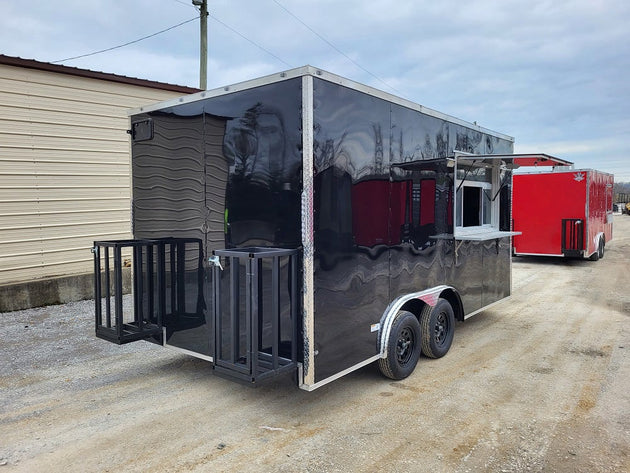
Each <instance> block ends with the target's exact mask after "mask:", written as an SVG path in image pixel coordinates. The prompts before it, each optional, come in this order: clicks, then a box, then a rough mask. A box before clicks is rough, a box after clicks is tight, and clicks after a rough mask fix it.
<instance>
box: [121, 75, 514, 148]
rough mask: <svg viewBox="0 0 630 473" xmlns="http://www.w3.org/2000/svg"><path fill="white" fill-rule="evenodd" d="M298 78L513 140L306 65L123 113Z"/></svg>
mask: <svg viewBox="0 0 630 473" xmlns="http://www.w3.org/2000/svg"><path fill="white" fill-rule="evenodd" d="M302 76H312V77H317V78H319V79H323V80H326V81H328V82H333V83H335V84H339V85H342V86H344V87H348V88H350V89H354V90H357V91H359V92H363V93H365V94H368V95H372V96H374V97H377V98H380V99H383V100H387V101H389V102H392V103H395V104H398V105H401V106H403V107H406V108H409V109H412V110H416V111H418V112H421V113H424V114H425V115H430V116H432V117H435V118H439V119H442V120H446V121H448V122H450V123H455V124H457V125H461V126H464V127H466V128H472V129H474V130H477V131H479V132H483V133H486V134H489V135H492V136H495V137H497V138H501V139H504V140H507V141H511V142H514V137H512V136H509V135H506V134H503V133H499V132H497V131H493V130H490V129H488V128H484V127H481V126H479V125H476V124H474V123H471V122H467V121H466V120H462V119H460V118H457V117H454V116H452V115H448V114H446V113H442V112H438V111H437V110H433V109H432V108H428V107H425V106H423V105H420V104H418V103H415V102H412V101H411V100H407V99H404V98H402V97H399V96H397V95H393V94H390V93H388V92H385V91H383V90H380V89H376V88H374V87H371V86H369V85H365V84H361V83H359V82H355V81H353V80H351V79H346V78H345V77H341V76H339V75H337V74H333V73H332V72H327V71H325V70H323V69H320V68H317V67H313V66H310V65H305V66H302V67H297V68H294V69H289V70H286V71H281V72H276V73H274V74H269V75H266V76H263V77H259V78H257V79H251V80H247V81H243V82H238V83H236V84H232V85H226V86H223V87H218V88H216V89H211V90H205V91H202V92H197V93H195V94H191V95H186V96H183V97H179V98H175V99H169V100H165V101H163V102H157V103H153V104H149V105H146V106H142V107H137V108H133V109H131V110H129V111H128V112H127V113H128V115H129V116H131V115H136V114H138V113H147V112H153V111H156V110H160V109H162V108H166V107H173V106H175V105H180V104H186V103H192V102H196V101H199V100H204V99H207V98H210V97H217V96H220V95H225V94H229V93H233V92H238V91H240V90H246V89H251V88H254V87H260V86H262V85H267V84H273V83H276V82H281V81H284V80H288V79H293V78H296V77H302Z"/></svg>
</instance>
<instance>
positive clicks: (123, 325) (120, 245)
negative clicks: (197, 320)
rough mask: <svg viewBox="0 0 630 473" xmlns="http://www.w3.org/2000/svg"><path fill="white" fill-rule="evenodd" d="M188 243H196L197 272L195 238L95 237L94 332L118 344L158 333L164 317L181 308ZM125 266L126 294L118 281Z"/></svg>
mask: <svg viewBox="0 0 630 473" xmlns="http://www.w3.org/2000/svg"><path fill="white" fill-rule="evenodd" d="M187 244H188V245H189V244H193V245H194V246H195V247H196V250H195V255H196V256H195V257H194V258H195V261H194V262H193V265H195V267H196V268H197V272H199V271H202V269H201V258H202V256H201V255H202V248H201V240H198V239H193V238H188V239H185V238H162V239H156V240H114V241H95V242H94V247H93V249H92V251H93V253H94V300H95V328H96V336H97V337H99V338H103V339H105V340H109V341H111V342H114V343H117V344H123V343H129V342H133V341H136V340H141V339H147V338H151V337H159V336H160V335H161V334H162V327H163V326H164V321H165V318H166V317H168V316H172V315H173V314H183V313H185V312H186V294H185V286H186V280H185V278H186V272H187V267H186V266H187V261H186V245H187ZM124 268H129V271H131V272H132V274H130V280H131V286H132V291H131V294H130V295H129V296H128V297H125V290H124V289H125V288H124V287H123V273H124V272H125V271H127V270H126V269H124ZM197 276H198V278H199V276H201V275H200V274H198V275H197Z"/></svg>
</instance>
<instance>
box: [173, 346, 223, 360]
mask: <svg viewBox="0 0 630 473" xmlns="http://www.w3.org/2000/svg"><path fill="white" fill-rule="evenodd" d="M163 346H164V347H166V348H169V349H171V350H174V351H178V352H180V353H184V354H185V355H190V356H194V357H195V358H200V359H202V360H206V361H210V362H212V363H214V358H212V357H211V356H208V355H203V354H201V353H197V352H195V351H192V350H186V349H185V348H180V347H176V346H174V345H169V344H168V343H164V345H163Z"/></svg>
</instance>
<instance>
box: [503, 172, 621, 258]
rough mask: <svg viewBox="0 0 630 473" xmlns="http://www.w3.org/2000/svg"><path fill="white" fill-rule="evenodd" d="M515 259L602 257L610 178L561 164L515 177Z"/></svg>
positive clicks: (609, 216)
mask: <svg viewBox="0 0 630 473" xmlns="http://www.w3.org/2000/svg"><path fill="white" fill-rule="evenodd" d="M513 180H514V189H513V200H514V201H513V219H514V229H515V230H517V231H519V232H520V233H521V235H518V236H515V237H514V254H515V255H539V256H561V257H578V258H590V259H591V260H594V261H597V260H598V259H600V258H602V257H603V256H604V248H605V246H606V244H607V243H608V242H610V240H611V239H612V236H613V235H612V228H613V184H614V177H613V175H612V174H608V173H605V172H600V171H596V170H593V169H573V167H572V166H560V167H556V168H554V169H551V170H546V171H541V172H525V173H522V174H520V173H519V174H515V175H514V178H513Z"/></svg>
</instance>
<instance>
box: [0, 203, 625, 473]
mask: <svg viewBox="0 0 630 473" xmlns="http://www.w3.org/2000/svg"><path fill="white" fill-rule="evenodd" d="M606 250H607V251H606V256H605V258H604V259H603V260H601V261H599V262H590V261H577V260H571V261H565V260H560V259H545V258H517V259H515V261H514V265H513V275H514V284H513V286H514V288H513V292H514V295H513V297H512V298H511V299H509V300H507V301H505V302H502V303H501V304H498V305H496V306H494V307H493V308H491V309H489V310H486V311H484V312H483V313H482V314H479V315H477V316H475V317H473V318H472V319H470V320H469V321H466V322H465V323H461V324H458V325H457V331H456V334H455V341H454V343H453V347H452V348H451V351H450V352H449V354H448V355H447V356H446V357H444V358H442V359H439V360H429V359H425V358H423V359H421V362H420V363H419V364H418V367H417V369H416V371H415V372H414V373H413V374H412V375H411V376H410V377H409V378H407V379H405V380H403V381H400V382H392V381H391V380H387V379H385V378H383V377H381V376H380V375H379V374H378V372H377V370H376V368H375V367H374V366H368V367H366V368H364V369H362V370H359V371H357V372H355V373H352V374H350V375H348V376H346V377H344V378H342V379H340V380H337V381H335V382H333V383H331V384H329V385H326V386H324V387H322V388H320V389H318V390H316V391H314V392H312V393H308V392H304V391H301V390H299V389H298V388H297V387H296V386H295V384H294V383H292V382H291V379H289V378H281V379H278V380H275V381H273V382H271V383H269V384H266V385H263V386H261V387H259V388H256V389H253V388H250V387H247V386H242V385H240V384H237V383H234V382H232V381H228V380H225V379H222V378H219V377H217V376H214V375H213V374H212V370H211V367H210V364H209V363H207V362H205V361H202V360H198V359H195V358H192V357H189V356H186V355H183V354H181V353H177V352H173V351H170V350H166V349H163V348H161V347H158V346H156V345H153V344H150V343H146V342H138V343H132V344H129V345H124V346H116V345H114V344H111V343H108V342H105V341H103V340H99V339H96V338H95V337H94V335H93V332H94V327H93V301H82V302H76V303H71V304H66V305H62V306H51V307H43V308H39V309H31V310H25V311H19V312H12V313H4V314H0V327H1V330H0V331H1V333H2V339H1V340H0V354H1V360H2V362H1V363H0V472H2V471H16V472H17V471H20V472H40V471H41V472H51V471H63V472H66V473H71V472H75V471H76V472H82V473H84V472H90V471H94V472H101V471H125V472H126V471H138V472H143V471H172V472H180V471H199V472H206V471H212V472H231V471H245V472H247V471H252V472H254V471H255V472H260V471H269V472H276V471H280V472H283V471H285V472H344V473H345V472H348V471H362V472H371V471H376V470H382V471H391V472H416V471H417V472H423V471H430V472H478V471H487V472H524V471H535V472H550V471H551V472H556V471H557V472H584V473H587V472H588V473H591V472H627V471H630V459H629V454H630V356H629V355H628V349H629V348H630V339H629V333H630V330H629V325H628V322H629V321H630V289H629V287H630V286H629V284H630V269H629V268H630V217H629V216H625V215H624V216H618V217H616V220H615V238H614V240H613V241H612V242H610V244H609V245H607V247H606Z"/></svg>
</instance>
